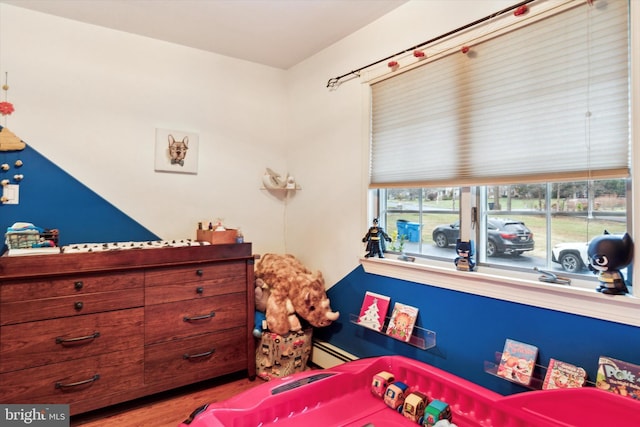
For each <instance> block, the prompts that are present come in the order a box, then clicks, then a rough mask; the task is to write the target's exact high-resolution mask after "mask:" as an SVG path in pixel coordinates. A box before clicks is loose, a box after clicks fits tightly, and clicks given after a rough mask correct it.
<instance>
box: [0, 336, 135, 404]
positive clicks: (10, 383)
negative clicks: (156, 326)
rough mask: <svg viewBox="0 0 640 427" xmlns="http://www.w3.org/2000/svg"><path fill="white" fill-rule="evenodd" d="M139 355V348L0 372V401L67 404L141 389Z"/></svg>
mask: <svg viewBox="0 0 640 427" xmlns="http://www.w3.org/2000/svg"><path fill="white" fill-rule="evenodd" d="M143 356H144V350H143V348H142V347H140V348H138V349H132V350H124V351H119V352H114V353H109V354H105V355H102V356H97V357H88V358H85V359H81V360H71V361H68V362H63V363H57V364H55V365H47V366H40V367H37V368H32V369H26V370H22V371H14V372H9V373H4V374H0V396H2V403H25V402H46V403H55V404H59V403H70V402H77V401H82V400H85V399H92V398H98V397H102V396H106V395H113V394H118V393H123V392H127V391H128V390H130V389H134V388H141V387H142V386H143V385H144V384H143V382H144V368H143ZM71 412H72V413H73V412H74V411H73V404H72V407H71Z"/></svg>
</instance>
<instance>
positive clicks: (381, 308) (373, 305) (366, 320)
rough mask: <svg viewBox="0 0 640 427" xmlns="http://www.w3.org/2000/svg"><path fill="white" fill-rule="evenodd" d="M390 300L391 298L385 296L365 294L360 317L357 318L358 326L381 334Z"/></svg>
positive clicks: (372, 293) (371, 293) (373, 293)
mask: <svg viewBox="0 0 640 427" xmlns="http://www.w3.org/2000/svg"><path fill="white" fill-rule="evenodd" d="M390 300H391V298H389V297H388V296H386V295H381V294H377V293H375V292H370V291H367V292H365V294H364V299H363V300H362V307H361V308H360V315H359V316H358V325H361V326H364V327H366V328H370V329H374V330H376V331H378V332H382V328H383V327H384V322H385V320H386V318H387V311H388V310H389V303H390Z"/></svg>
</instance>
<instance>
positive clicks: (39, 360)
mask: <svg viewBox="0 0 640 427" xmlns="http://www.w3.org/2000/svg"><path fill="white" fill-rule="evenodd" d="M143 345H144V309H143V308H133V309H128V310H117V311H113V312H109V313H98V314H88V315H86V316H76V317H67V318H60V319H53V320H43V321H39V322H29V323H20V324H17V325H7V326H3V327H2V334H1V335H0V373H2V372H9V371H15V370H18V369H26V368H33V367H36V366H42V365H48V364H53V363H59V362H65V361H68V360H75V359H82V358H85V357H89V356H97V355H100V354H103V353H110V352H114V351H120V350H126V349H131V348H136V347H142V346H143Z"/></svg>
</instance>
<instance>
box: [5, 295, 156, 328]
mask: <svg viewBox="0 0 640 427" xmlns="http://www.w3.org/2000/svg"><path fill="white" fill-rule="evenodd" d="M143 305H144V288H133V289H126V290H120V291H109V292H97V293H83V294H81V295H72V296H63V297H55V298H44V299H34V300H31V301H29V300H26V301H15V302H8V303H5V302H4V301H3V303H2V305H1V307H0V324H2V325H8V324H15V323H22V322H30V321H36V320H44V319H55V318H58V317H69V316H79V315H84V314H91V313H100V312H105V311H112V310H119V309H125V308H133V307H142V306H143Z"/></svg>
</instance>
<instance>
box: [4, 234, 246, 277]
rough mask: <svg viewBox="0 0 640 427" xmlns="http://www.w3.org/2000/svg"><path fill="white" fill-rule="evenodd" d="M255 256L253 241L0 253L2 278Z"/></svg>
mask: <svg viewBox="0 0 640 427" xmlns="http://www.w3.org/2000/svg"><path fill="white" fill-rule="evenodd" d="M241 259H245V260H248V259H250V260H253V255H252V254H251V243H233V244H221V245H205V246H191V247H170V248H154V249H128V250H113V251H102V252H87V253H60V254H47V255H28V256H13V257H8V256H3V257H0V280H6V279H13V278H31V277H40V276H52V275H64V274H74V273H90V272H106V271H118V270H132V269H139V268H145V267H163V266H172V265H189V264H199V263H203V262H211V261H231V260H241Z"/></svg>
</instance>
